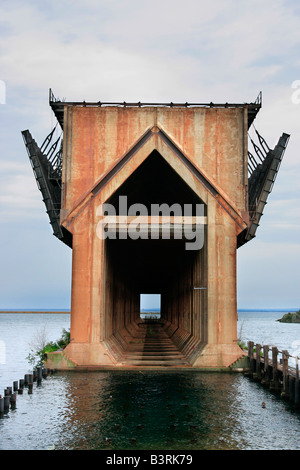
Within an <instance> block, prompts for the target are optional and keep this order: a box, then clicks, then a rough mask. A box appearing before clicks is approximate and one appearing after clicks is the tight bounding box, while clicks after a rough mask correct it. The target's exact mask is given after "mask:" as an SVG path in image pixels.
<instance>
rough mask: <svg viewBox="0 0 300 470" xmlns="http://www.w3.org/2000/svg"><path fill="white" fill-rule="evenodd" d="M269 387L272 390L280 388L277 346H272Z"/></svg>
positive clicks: (276, 390) (275, 390)
mask: <svg viewBox="0 0 300 470" xmlns="http://www.w3.org/2000/svg"><path fill="white" fill-rule="evenodd" d="M270 389H271V390H273V391H274V392H278V391H279V390H280V387H279V378H278V348H276V346H273V347H272V380H271V382H270Z"/></svg>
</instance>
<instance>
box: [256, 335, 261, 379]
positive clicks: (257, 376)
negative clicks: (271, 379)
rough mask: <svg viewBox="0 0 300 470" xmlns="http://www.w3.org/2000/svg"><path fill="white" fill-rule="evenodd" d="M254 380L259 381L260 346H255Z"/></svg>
mask: <svg viewBox="0 0 300 470" xmlns="http://www.w3.org/2000/svg"><path fill="white" fill-rule="evenodd" d="M255 347H256V354H255V357H256V374H255V377H256V380H258V381H260V380H261V364H260V351H261V344H256V345H255Z"/></svg>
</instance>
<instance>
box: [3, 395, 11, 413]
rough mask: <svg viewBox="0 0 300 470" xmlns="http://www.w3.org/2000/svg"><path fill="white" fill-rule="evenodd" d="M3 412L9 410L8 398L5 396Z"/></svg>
mask: <svg viewBox="0 0 300 470" xmlns="http://www.w3.org/2000/svg"><path fill="white" fill-rule="evenodd" d="M3 399H4V411H5V410H8V409H9V403H10V396H9V395H6V396H5V397H4V398H3Z"/></svg>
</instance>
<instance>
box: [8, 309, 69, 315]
mask: <svg viewBox="0 0 300 470" xmlns="http://www.w3.org/2000/svg"><path fill="white" fill-rule="evenodd" d="M1 313H24V314H25V313H59V314H66V313H67V314H70V313H71V311H70V310H0V314H1Z"/></svg>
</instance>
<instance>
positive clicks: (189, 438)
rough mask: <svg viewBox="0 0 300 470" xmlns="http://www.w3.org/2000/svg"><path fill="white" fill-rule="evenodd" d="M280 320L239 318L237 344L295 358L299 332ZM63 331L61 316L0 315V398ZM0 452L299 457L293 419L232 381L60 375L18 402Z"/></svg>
mask: <svg viewBox="0 0 300 470" xmlns="http://www.w3.org/2000/svg"><path fill="white" fill-rule="evenodd" d="M282 315H283V312H258V311H253V312H239V320H238V331H239V335H240V336H241V339H242V340H244V341H245V342H247V341H248V340H252V341H254V342H258V343H261V344H273V345H276V346H278V348H279V349H287V350H288V351H289V352H290V354H295V355H296V354H297V355H300V354H299V349H300V324H283V323H279V322H277V321H276V320H277V319H278V318H281V316H282ZM69 324H70V315H69V314H0V393H1V392H2V390H3V389H4V388H6V387H7V386H11V385H12V382H13V381H14V380H19V379H20V378H23V377H24V374H25V373H27V372H30V371H31V370H32V367H31V366H30V365H29V363H28V361H27V360H26V356H27V355H28V353H29V352H30V349H31V346H32V344H34V342H35V341H36V339H37V338H38V337H39V336H40V335H41V334H46V336H47V339H48V340H56V339H58V338H59V337H60V336H61V333H62V329H63V328H65V329H68V328H69ZM2 393H3V392H2ZM262 402H265V404H266V407H265V408H262V406H261V404H262ZM0 449H1V450H4V449H5V450H29V449H30V450H47V449H56V450H61V449H62V450H92V449H98V450H106V451H113V450H123V449H124V450H130V451H131V450H132V451H133V450H134V451H138V450H143V449H146V450H174V451H176V450H186V451H194V450H202V449H208V450H225V449H226V450H232V449H233V450H236V449H241V450H246V449H247V450H248V449H249V450H262V449H267V450H280V449H290V450H299V449H300V413H299V411H296V410H294V409H293V406H292V405H290V404H289V403H288V402H285V401H283V400H281V399H280V398H279V397H277V396H275V395H273V394H271V393H270V392H269V391H268V390H265V389H264V388H263V387H262V386H261V385H260V384H257V383H254V382H251V381H250V380H249V379H247V378H246V377H244V376H243V375H242V374H238V373H231V374H230V373H211V372H203V373H200V372H191V371H186V372H179V373H178V372H151V371H149V372H144V371H143V372H128V371H120V372H116V371H114V372H111V371H108V372H89V373H87V372H86V373H84V372H76V373H74V372H58V373H57V374H55V375H53V376H49V377H48V378H47V379H45V380H43V381H42V383H41V385H39V386H37V385H36V384H34V391H33V394H32V395H29V394H28V393H27V389H24V393H23V395H18V396H17V407H16V409H15V410H9V412H6V413H5V414H4V415H3V417H2V418H1V419H0Z"/></svg>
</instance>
